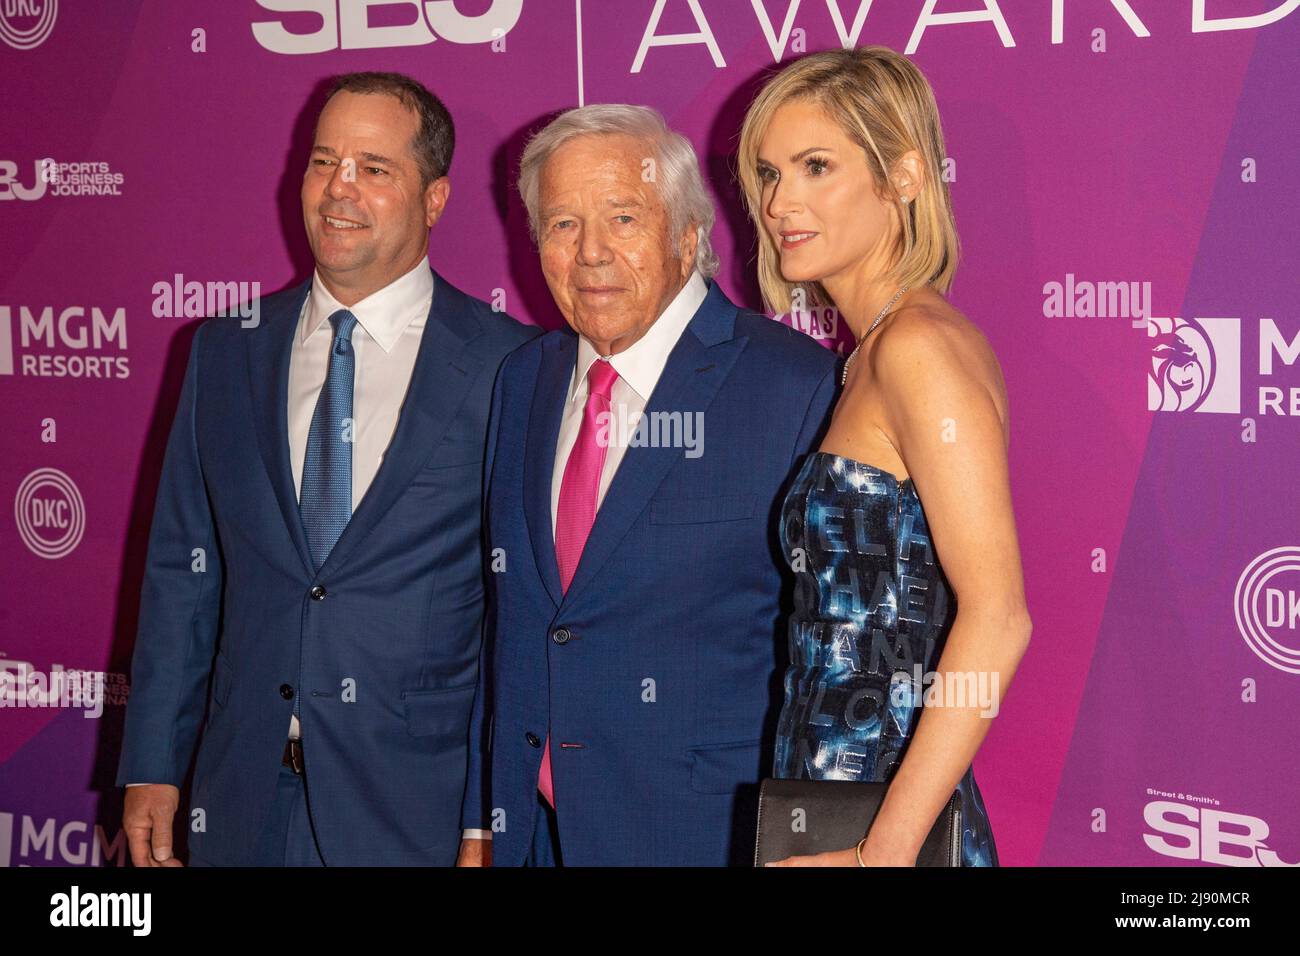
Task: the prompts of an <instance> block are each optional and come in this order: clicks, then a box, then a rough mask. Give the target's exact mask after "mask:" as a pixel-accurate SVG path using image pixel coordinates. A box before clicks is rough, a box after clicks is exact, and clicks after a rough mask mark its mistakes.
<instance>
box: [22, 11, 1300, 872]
mask: <svg viewBox="0 0 1300 956" xmlns="http://www.w3.org/2000/svg"><path fill="white" fill-rule="evenodd" d="M1298 7H1300V0H1177V2H1175V0H1159V2H1155V0H1131V2H1130V3H1128V4H1125V3H1122V2H1120V0H1114V2H1113V3H1112V2H1104V0H1095V2H1081V0H1065V2H1063V3H1056V4H1049V3H1046V2H1040V0H1003V2H1001V3H1000V4H999V3H996V2H994V0H988V2H987V3H985V2H983V0H951V2H938V3H936V2H934V0H888V2H884V0H879V2H876V3H874V4H873V3H872V2H871V0H861V2H859V0H841V2H836V0H802V2H800V0H752V2H751V0H657V2H656V0H617V2H615V0H513V2H506V0H496V2H495V3H492V2H489V0H457V2H456V3H455V4H454V5H453V4H452V3H450V2H446V0H442V2H432V3H427V4H425V3H419V2H416V0H402V2H378V0H370V2H366V0H260V2H257V0H230V2H222V3H215V2H203V0H166V2H163V0H153V2H128V0H115V2H113V3H97V4H86V3H69V2H67V0H65V2H64V3H62V4H58V3H56V0H0V79H2V81H3V89H4V91H5V95H4V98H3V101H2V104H0V121H2V126H0V129H3V135H2V137H0V236H2V237H3V238H2V239H0V242H2V243H3V245H2V246H0V403H2V404H3V409H4V431H3V435H4V439H3V456H2V457H0V671H5V672H8V673H10V674H15V675H18V680H19V681H20V682H22V683H20V684H19V685H18V686H15V684H14V682H13V681H11V682H10V684H9V685H8V692H7V694H0V704H3V705H4V706H0V865H6V864H8V865H49V864H61V863H100V862H104V863H108V864H109V865H121V864H123V863H124V861H125V859H126V853H125V843H124V841H123V840H122V837H121V833H120V794H119V793H118V792H116V791H115V790H114V789H113V787H112V783H113V775H114V770H115V765H116V759H117V748H118V741H119V737H120V731H121V717H122V711H123V704H124V703H125V700H126V697H127V695H128V693H129V689H128V686H127V683H126V676H125V672H126V671H127V669H128V664H129V660H130V652H131V645H132V641H133V638H134V631H135V624H136V615H137V608H138V594H139V585H140V575H141V566H142V563H143V556H144V547H145V539H146V535H147V531H148V519H149V514H150V511H151V507H152V500H153V493H154V490H155V487H156V484H157V474H158V470H159V467H160V464H161V452H162V447H163V441H164V439H165V436H166V433H167V428H168V426H169V424H170V420H171V417H172V414H173V411H174V409H175V402H176V397H177V394H178V390H179V385H180V376H181V374H182V372H183V368H184V357H185V355H186V352H187V349H188V343H189V340H190V337H191V336H192V334H193V331H194V328H195V326H196V325H197V323H198V319H197V318H196V317H193V316H186V315H183V314H182V315H177V316H175V317H160V316H159V315H158V314H156V313H157V311H158V310H156V309H155V298H156V296H155V292H154V286H155V283H159V282H164V283H171V282H173V281H174V279H175V277H176V276H177V275H178V274H179V275H180V276H182V277H183V278H184V280H185V281H198V282H205V283H206V282H216V281H220V282H236V283H246V284H248V285H246V286H245V287H244V288H252V283H260V289H261V291H262V292H263V293H264V294H265V293H269V292H271V291H275V290H278V289H281V288H284V287H286V286H289V285H292V284H296V283H297V282H300V281H301V280H302V279H304V278H306V277H307V276H308V275H309V274H310V268H311V258H310V253H309V250H308V248H307V245H306V243H305V240H304V238H303V233H302V220H301V212H300V208H299V204H298V184H299V181H300V178H301V173H302V169H303V168H304V164H305V162H306V153H307V149H308V146H309V141H308V137H309V134H310V130H311V126H312V123H313V121H314V117H315V114H316V110H317V108H318V106H319V101H320V98H321V94H322V92H323V86H324V84H325V83H326V81H327V79H328V77H330V76H331V75H333V74H336V73H340V72H344V71H349V70H361V69H385V70H400V71H404V72H407V73H410V74H412V75H414V76H416V77H418V78H419V79H421V80H422V81H423V82H425V83H426V84H428V85H429V86H430V87H431V88H432V89H433V90H434V91H435V92H436V93H438V94H439V96H441V97H442V98H443V100H444V101H445V102H446V103H447V105H448V107H449V109H450V110H451V111H452V113H453V115H454V117H455V120H456V125H457V133H458V136H457V139H458V143H457V150H456V156H455V160H454V162H453V164H452V170H451V175H452V181H453V192H452V200H451V203H450V208H449V210H448V212H447V214H446V215H445V216H444V217H443V219H442V221H441V222H440V223H439V225H438V226H437V227H436V229H435V230H434V231H433V234H432V237H431V246H430V256H431V259H432V261H433V262H434V263H435V264H436V266H437V268H438V269H439V270H440V271H442V272H443V273H444V274H445V275H447V276H448V278H450V279H451V280H452V281H453V282H455V283H456V284H457V285H458V286H460V287H461V288H463V289H465V290H466V291H467V292H469V293H471V294H473V295H476V296H479V297H480V298H484V299H490V298H492V296H493V295H494V292H496V290H504V295H505V300H504V302H505V306H506V308H507V309H508V311H510V312H511V313H512V314H514V315H516V316H518V317H520V318H524V319H527V320H530V321H533V322H536V323H539V324H542V325H545V326H548V327H553V326H554V325H555V324H557V323H558V322H559V321H560V320H559V317H558V314H557V313H556V311H555V309H554V307H553V305H552V304H551V302H550V298H549V295H548V293H547V291H546V286H545V284H544V282H543V281H542V279H541V275H540V272H539V270H538V267H537V262H536V256H535V254H534V252H533V250H532V248H531V246H530V244H529V240H528V237H527V230H526V224H525V216H524V213H523V210H522V207H521V206H520V204H519V201H518V199H517V196H516V194H515V193H514V190H513V173H514V170H515V168H516V166H517V161H518V157H519V154H520V151H521V149H522V144H523V141H524V139H525V137H526V135H527V133H528V132H529V131H530V130H531V129H533V128H535V127H536V126H537V125H538V124H539V122H540V121H542V120H543V119H544V117H545V116H546V115H547V114H549V113H551V112H552V111H555V110H559V109H563V108H567V107H570V106H574V105H578V104H579V103H581V102H600V101H623V102H633V103H646V104H649V105H652V106H655V107H657V108H658V109H660V110H661V111H663V113H664V114H665V116H666V117H667V118H668V120H669V122H670V124H671V125H673V126H675V127H676V128H677V129H679V130H681V131H682V132H684V133H685V134H686V135H688V136H689V137H691V139H692V140H693V141H694V143H695V144H696V147H697V149H698V150H699V152H700V155H701V159H702V160H703V162H704V163H705V167H706V173H707V174H708V176H709V178H710V181H711V184H712V187H713V190H714V194H715V197H716V200H717V205H718V209H719V213H720V216H719V224H718V227H717V229H716V232H715V237H714V238H715V244H716V246H717V248H718V249H719V251H720V253H721V254H722V256H723V259H724V263H723V270H722V273H721V275H720V281H721V282H722V284H723V287H724V288H725V290H726V291H727V292H728V294H730V295H731V296H732V297H733V298H735V299H738V300H741V301H744V302H746V303H747V304H749V305H750V306H753V307H758V306H759V305H760V302H759V299H758V295H757V289H756V284H755V282H754V280H753V277H752V270H751V268H750V259H751V256H752V251H753V235H752V231H751V229H750V227H749V224H748V222H747V220H746V219H745V216H744V214H743V211H742V209H741V206H740V203H739V201H738V193H737V187H736V184H735V181H734V178H733V162H734V160H733V156H734V151H735V143H736V138H737V133H738V130H739V127H740V121H741V117H742V116H743V113H744V109H745V106H746V104H747V103H748V101H749V98H750V97H751V96H752V95H753V93H754V91H755V89H756V85H757V83H758V82H760V80H761V76H762V74H763V73H764V71H766V70H768V69H770V68H771V67H772V66H773V64H774V63H775V62H777V61H778V60H788V59H790V58H792V57H794V56H797V55H798V54H799V53H800V52H804V51H814V50H819V49H825V48H828V47H833V46H836V45H840V44H845V45H854V44H855V45H867V44H872V43H882V44H886V45H888V46H891V47H894V48H895V49H898V50H901V51H905V52H907V53H908V55H909V56H911V57H912V58H913V60H914V61H915V62H916V63H917V64H918V65H919V66H920V67H921V69H922V70H924V71H925V73H926V75H927V76H928V77H929V79H930V82H931V83H932V84H933V86H934V89H935V93H936V96H937V98H938V102H939V106H940V110H941V112H942V116H943V121H944V126H945V134H946V145H947V151H948V154H949V157H950V163H949V167H948V169H949V175H950V178H951V189H952V194H953V197H954V202H955V205H956V215H957V224H958V228H959V231H960V234H961V240H962V247H963V254H964V258H963V262H962V265H961V267H960V269H959V271H958V275H957V279H956V282H955V285H954V287H953V290H952V295H951V298H952V301H953V302H954V304H955V305H956V306H957V307H958V308H960V309H961V310H962V311H963V312H964V313H965V314H966V315H968V316H969V317H970V318H971V319H972V320H973V321H975V322H976V323H977V324H978V325H979V326H980V327H981V328H982V329H983V330H984V331H985V333H986V334H987V335H988V337H989V339H990V340H991V342H992V343H993V345H994V347H995V349H996V350H997V354H998V356H999V358H1000V360H1001V362H1002V366H1003V369H1004V371H1005V375H1006V379H1007V383H1008V386H1009V388H1010V392H1011V409H1012V421H1013V438H1012V444H1011V467H1012V483H1013V492H1014V496H1015V503H1016V514H1017V522H1018V527H1019V532H1020V537H1021V546H1022V549H1023V557H1024V565H1025V574H1026V586H1027V590H1028V598H1029V606H1030V612H1031V614H1032V617H1033V620H1034V623H1035V631H1034V637H1033V642H1032V645H1031V649H1030V652H1029V654H1028V656H1027V657H1026V658H1025V661H1024V663H1023V665H1022V667H1021V669H1020V671H1019V673H1018V674H1017V677H1016V680H1015V683H1014V686H1013V687H1012V688H1011V691H1010V693H1009V696H1008V698H1007V700H1006V702H1005V705H1004V707H1003V710H1002V713H1001V717H1000V719H999V720H997V721H996V722H995V724H994V726H993V729H992V731H991V733H990V734H989V737H988V739H987V741H986V743H985V744H984V746H983V748H982V749H981V751H980V753H979V756H978V757H977V759H976V770H977V774H978V777H979V780H980V784H981V787H982V789H983V791H984V794H985V797H986V800H987V803H988V808H989V812H990V815H991V818H992V823H993V827H994V831H995V833H996V836H997V841H998V847H999V851H1000V855H1001V857H1002V859H1003V862H1005V863H1009V864H1035V863H1039V864H1052V865H1055V864H1138V865H1164V864H1169V865H1177V864H1179V863H1183V862H1187V863H1192V864H1198V863H1208V864H1223V865H1258V864H1260V863H1263V864H1265V865H1272V864H1277V863H1279V862H1292V863H1294V862H1296V861H1300V811H1298V810H1297V802H1296V798H1295V795H1296V793H1297V792H1298V791H1300V768H1298V765H1297V762H1296V761H1295V760H1294V754H1295V745H1294V741H1293V735H1294V728H1295V726H1296V725H1297V721H1298V720H1300V695H1298V694H1297V690H1300V504H1298V503H1297V497H1296V494H1295V474H1296V466H1297V464H1298V463H1300V455H1298V454H1297V450H1298V449H1300V366H1298V365H1297V361H1296V360H1297V355H1298V353H1300V315H1298V314H1297V312H1296V310H1295V308H1294V306H1293V304H1292V303H1293V300H1294V299H1295V293H1296V291H1297V290H1296V276H1297V267H1296V257H1297V252H1300V226H1297V215H1296V211H1297V206H1298V203H1297V200H1298V199H1300V169H1297V146H1300V134H1297V132H1296V125H1295V117H1296V116H1297V115H1300V90H1297V87H1296V84H1295V81H1294V65H1295V63H1296V62H1297V54H1300V14H1295V13H1294V11H1296V9H1297V8H1298ZM1054 10H1055V11H1056V13H1055V14H1054ZM312 11H315V12H312ZM485 14H490V15H491V18H493V19H494V20H495V21H496V22H499V23H504V24H507V25H509V29H508V30H506V31H505V32H504V34H503V35H500V36H498V37H496V38H495V39H494V38H493V37H492V34H491V32H490V29H489V27H490V23H491V21H490V20H489V19H485V18H483V15H485ZM1054 16H1055V17H1056V19H1054ZM674 37H676V39H675V41H674V40H673V38H674ZM289 50H296V51H298V52H288V51H289ZM778 318H779V320H781V321H787V322H788V321H790V320H789V317H778ZM831 318H833V316H832V317H831ZM843 341H844V339H843V336H842V334H841V333H840V332H839V330H835V332H834V334H833V335H831V336H829V337H828V338H827V344H828V345H829V346H832V347H841V348H842V347H843ZM55 672H61V674H62V675H64V676H63V677H61V678H60V679H64V680H66V677H67V675H69V674H74V673H77V672H105V673H106V674H107V677H106V681H107V684H106V691H107V694H106V700H105V703H104V706H103V710H102V714H101V715H100V716H98V717H97V718H96V719H86V713H88V712H89V713H93V712H94V711H93V710H91V711H86V709H85V708H83V707H77V706H59V707H55V706H49V707H17V706H14V705H15V704H16V703H17V699H18V691H19V689H23V690H27V689H28V688H30V687H31V686H37V687H39V686H40V681H42V680H44V679H46V677H47V675H52V674H54V673H55ZM38 696H39V695H38ZM53 696H55V697H56V698H57V696H58V695H57V694H55V695H53ZM55 702H57V700H56V701H55ZM74 704H75V702H74Z"/></svg>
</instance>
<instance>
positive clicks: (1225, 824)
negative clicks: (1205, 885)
mask: <svg viewBox="0 0 1300 956" xmlns="http://www.w3.org/2000/svg"><path fill="white" fill-rule="evenodd" d="M1142 818H1143V819H1144V820H1145V821H1146V824H1147V827H1148V828H1149V829H1151V830H1154V831H1156V832H1155V833H1144V834H1142V839H1143V840H1144V841H1145V842H1146V845H1147V846H1148V847H1150V848H1151V849H1152V850H1155V851H1156V852H1157V853H1159V854H1160V855H1161V856H1168V857H1173V858H1174V859H1176V860H1200V861H1201V862H1203V863H1218V864H1221V865H1222V866H1300V862H1297V863H1288V862H1286V861H1285V860H1283V859H1282V858H1281V857H1280V856H1278V854H1277V851H1276V850H1272V849H1270V848H1269V847H1268V846H1267V845H1266V844H1265V843H1264V841H1265V840H1266V839H1268V833H1269V829H1268V824H1267V823H1265V822H1264V821H1263V820H1261V819H1260V818H1259V817H1250V816H1246V815H1245V814H1243V813H1228V812H1227V811H1225V810H1215V809H1212V808H1210V807H1198V806H1191V805H1188V804H1184V803H1175V802H1174V801H1173V800H1153V801H1151V802H1150V803H1148V804H1147V805H1146V807H1145V808H1144V809H1143V811H1142ZM1161 834H1163V835H1161ZM1171 838H1172V839H1171ZM1230 847H1235V848H1236V851H1235V852H1234V851H1230V850H1229V848H1230Z"/></svg>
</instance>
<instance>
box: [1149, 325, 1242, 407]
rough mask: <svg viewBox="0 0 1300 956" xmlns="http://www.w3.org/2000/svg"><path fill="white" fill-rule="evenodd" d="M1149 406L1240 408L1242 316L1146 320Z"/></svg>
mask: <svg viewBox="0 0 1300 956" xmlns="http://www.w3.org/2000/svg"><path fill="white" fill-rule="evenodd" d="M1147 337H1148V338H1149V339H1150V340H1151V367H1150V368H1149V369H1148V370H1147V410H1148V411H1152V412H1228V413H1231V414H1234V415H1235V414H1237V413H1239V412H1240V411H1241V320H1240V319H1193V320H1192V321H1191V322H1187V321H1185V320H1183V319H1180V318H1172V319H1171V318H1166V317H1158V318H1151V319H1149V320H1148V321H1147Z"/></svg>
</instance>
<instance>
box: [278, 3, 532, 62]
mask: <svg viewBox="0 0 1300 956" xmlns="http://www.w3.org/2000/svg"><path fill="white" fill-rule="evenodd" d="M256 2H257V5H258V6H259V7H261V8H262V9H263V10H267V11H270V12H272V13H275V14H279V15H280V16H281V17H282V18H283V21H284V22H281V20H255V21H253V38H254V39H255V40H257V42H258V45H259V46H261V47H262V48H263V49H265V50H270V51H271V52H272V53H290V54H302V53H328V52H329V51H330V50H339V49H342V50H374V49H378V48H381V47H398V46H424V45H426V44H429V43H432V42H433V41H435V40H437V39H438V38H440V37H441V38H442V39H444V40H450V41H451V42H452V43H465V44H469V43H491V44H493V46H494V48H496V49H504V40H505V35H506V34H507V33H509V32H510V31H511V30H513V29H514V26H515V24H516V23H518V22H519V17H520V16H521V15H522V14H523V12H524V0H492V2H491V3H489V4H488V8H487V9H486V10H484V11H483V12H482V13H479V14H477V15H474V16H469V15H467V14H464V13H461V12H460V11H459V10H457V9H456V4H454V3H449V2H447V0H424V2H421V0H388V2H385V3H378V2H376V0H256ZM477 5H478V6H482V0H480V2H479V3H478V4H477ZM383 7H407V8H408V10H407V11H406V12H405V13H404V15H401V16H400V18H397V17H394V12H393V11H388V12H386V13H384V14H382V16H383V18H384V19H386V20H390V21H391V20H395V19H396V20H397V22H390V23H382V24H372V23H371V21H372V20H373V19H377V17H376V16H375V15H373V14H372V12H371V8H376V9H375V11H374V14H379V9H380V8H383ZM311 26H316V29H315V30H314V31H311V32H307V30H308V28H310V27H311Z"/></svg>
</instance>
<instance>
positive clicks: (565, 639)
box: [551, 627, 573, 644]
mask: <svg viewBox="0 0 1300 956" xmlns="http://www.w3.org/2000/svg"><path fill="white" fill-rule="evenodd" d="M572 636H573V635H572V634H571V633H569V629H568V628H567V627H557V628H556V629H555V633H553V634H552V635H551V640H553V641H554V642H555V643H556V644H567V643H569V638H571V637H572Z"/></svg>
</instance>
